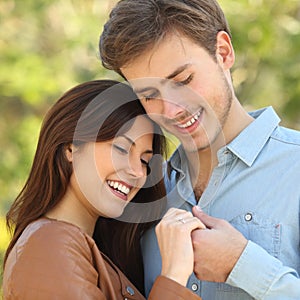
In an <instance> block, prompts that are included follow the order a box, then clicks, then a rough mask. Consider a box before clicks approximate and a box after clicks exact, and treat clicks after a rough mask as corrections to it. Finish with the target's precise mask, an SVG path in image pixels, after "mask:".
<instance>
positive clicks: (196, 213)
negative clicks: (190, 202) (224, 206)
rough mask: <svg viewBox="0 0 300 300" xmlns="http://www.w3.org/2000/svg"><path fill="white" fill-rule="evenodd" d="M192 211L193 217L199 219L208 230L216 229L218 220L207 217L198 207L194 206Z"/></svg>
mask: <svg viewBox="0 0 300 300" xmlns="http://www.w3.org/2000/svg"><path fill="white" fill-rule="evenodd" d="M192 211H193V214H194V216H195V217H197V218H198V219H200V220H201V221H202V222H203V223H204V224H205V226H206V227H208V228H214V227H216V226H217V223H218V221H219V220H220V219H217V218H214V217H211V216H209V215H207V214H206V213H204V212H203V211H202V210H201V208H200V207H198V206H194V207H193V209H192Z"/></svg>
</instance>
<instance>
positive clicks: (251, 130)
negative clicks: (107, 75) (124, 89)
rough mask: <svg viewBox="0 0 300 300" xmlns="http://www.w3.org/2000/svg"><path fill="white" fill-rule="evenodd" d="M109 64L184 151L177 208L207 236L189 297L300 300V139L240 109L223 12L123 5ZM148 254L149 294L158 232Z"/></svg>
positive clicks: (135, 2)
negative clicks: (201, 225)
mask: <svg viewBox="0 0 300 300" xmlns="http://www.w3.org/2000/svg"><path fill="white" fill-rule="evenodd" d="M100 54H101V58H102V61H103V65H104V66H105V67H107V68H109V69H113V70H115V71H116V72H118V73H119V74H120V75H122V76H123V77H124V78H126V79H127V80H128V81H129V82H130V84H131V85H132V86H133V88H134V90H135V91H136V93H137V94H138V96H139V98H140V99H141V103H142V105H143V106H144V108H145V110H146V111H147V113H148V114H149V115H150V117H151V118H153V119H154V120H155V121H156V122H157V123H158V124H160V125H161V126H162V127H163V128H165V129H166V130H167V131H169V132H170V133H172V134H174V135H175V136H176V137H177V138H178V139H179V140H180V142H181V145H180V146H179V148H178V149H177V150H176V151H175V153H174V154H173V155H172V157H171V158H170V161H169V162H168V168H166V187H167V191H168V198H169V204H170V205H171V206H177V207H181V208H184V209H186V210H189V211H191V210H192V211H193V213H194V214H195V215H196V216H197V217H199V218H200V219H201V221H202V222H203V223H204V224H205V225H206V227H207V229H205V230H197V231H194V232H193V234H192V239H193V243H194V260H195V265H194V274H192V275H191V277H190V279H189V282H188V287H189V288H191V289H192V290H193V291H194V292H195V293H197V294H198V295H200V296H202V298H203V299H208V300H219V299H220V300H221V299H222V300H227V299H228V300H229V299H230V300H234V299H239V300H244V299H245V300H246V299H272V300H276V299H278V300H284V299H300V279H299V273H300V249H299V245H300V239H299V236H300V232H299V230H300V228H299V226H300V224H299V223H300V221H299V207H300V201H299V200H300V184H299V175H300V133H299V132H296V131H292V130H290V129H286V128H283V127H280V126H279V125H278V124H279V121H280V120H279V118H278V116H277V115H276V113H275V112H274V110H273V109H272V108H271V107H269V108H266V109H262V110H259V111H256V112H253V113H250V114H249V113H247V112H246V111H245V110H244V108H243V107H242V106H241V105H240V102H239V101H238V99H237V97H236V95H235V93H234V89H233V84H232V80H231V73H230V69H231V67H232V66H233V64H234V61H235V56H234V49H233V47H232V44H231V34H230V30H229V27H228V24H227V21H226V18H225V16H224V14H223V12H222V10H221V8H220V7H219V5H218V3H217V2H216V1H214V0H123V1H120V2H119V3H118V4H117V5H116V7H115V8H114V9H113V10H112V12H111V14H110V18H109V20H108V21H107V23H106V24H105V27H104V31H103V33H102V35H101V39H100ZM197 208H198V209H197ZM179 221H180V222H184V220H179ZM142 248H143V256H144V267H145V285H146V291H149V290H150V287H151V285H152V283H153V282H154V280H155V278H156V276H158V274H159V272H160V269H161V260H160V254H159V249H158V246H157V241H156V237H155V232H154V229H153V230H150V231H148V232H147V233H146V234H145V236H144V239H143V244H142Z"/></svg>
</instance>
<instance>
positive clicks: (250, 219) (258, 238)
mask: <svg viewBox="0 0 300 300" xmlns="http://www.w3.org/2000/svg"><path fill="white" fill-rule="evenodd" d="M229 223H230V224H231V225H232V226H233V227H235V228H236V229H237V230H238V231H240V232H241V233H242V234H243V235H244V236H245V238H246V239H248V240H251V241H252V242H254V243H256V244H257V245H259V246H261V247H262V248H264V249H265V250H266V251H267V252H268V253H269V254H270V255H272V256H274V257H276V258H278V257H279V255H280V245H281V224H280V223H279V222H277V221H275V220H272V219H270V218H267V217H265V216H262V215H261V214H259V213H256V212H245V213H243V214H241V215H239V216H236V217H235V218H233V219H232V220H231V221H229ZM220 291H223V292H227V293H229V294H230V293H232V296H233V295H235V296H236V295H240V296H241V295H248V294H246V293H245V292H244V291H242V290H241V289H239V288H236V287H232V286H230V285H228V284H225V283H219V284H218V292H220ZM244 297H245V299H254V298H252V297H250V296H248V297H249V298H247V297H246V296H244ZM232 299H235V298H234V297H233V298H232ZM243 299H244V298H243Z"/></svg>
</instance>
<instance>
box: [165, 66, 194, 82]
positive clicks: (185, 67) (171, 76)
mask: <svg viewBox="0 0 300 300" xmlns="http://www.w3.org/2000/svg"><path fill="white" fill-rule="evenodd" d="M190 66H191V64H185V65H183V66H180V67H179V68H177V69H176V70H175V71H174V72H173V73H172V74H170V75H169V76H167V77H166V78H167V79H172V78H174V77H176V76H177V75H178V74H180V73H181V72H183V71H184V70H185V69H187V68H188V67H190Z"/></svg>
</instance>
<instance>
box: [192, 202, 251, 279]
mask: <svg viewBox="0 0 300 300" xmlns="http://www.w3.org/2000/svg"><path fill="white" fill-rule="evenodd" d="M193 214H194V216H196V217H197V218H199V219H200V220H201V221H202V223H203V224H205V226H206V227H207V229H197V230H194V231H193V232H192V241H193V248H194V273H195V274H196V276H197V277H198V278H199V279H201V280H205V281H214V282H225V281H226V279H227V277H228V275H229V274H230V272H231V270H232V269H233V267H234V265H235V264H236V262H237V261H238V259H239V257H240V256H241V254H242V252H243V250H244V249H245V247H246V245H247V239H246V238H245V237H244V236H243V235H242V234H241V233H240V232H239V231H237V230H236V229H235V228H234V227H232V226H231V225H230V224H229V223H228V222H227V221H225V220H222V219H217V218H213V217H211V216H208V215H207V214H205V213H204V212H202V211H201V210H199V209H198V207H193Z"/></svg>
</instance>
